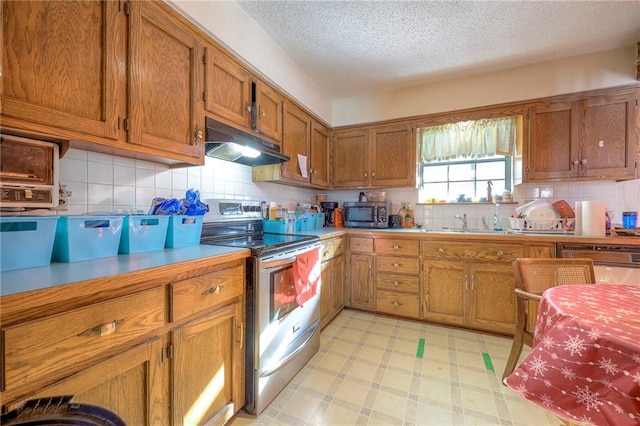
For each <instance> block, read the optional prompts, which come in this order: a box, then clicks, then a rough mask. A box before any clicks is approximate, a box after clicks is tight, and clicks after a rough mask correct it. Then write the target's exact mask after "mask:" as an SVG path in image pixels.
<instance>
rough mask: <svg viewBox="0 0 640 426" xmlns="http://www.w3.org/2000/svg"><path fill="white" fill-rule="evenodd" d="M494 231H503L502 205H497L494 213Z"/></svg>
mask: <svg viewBox="0 0 640 426" xmlns="http://www.w3.org/2000/svg"><path fill="white" fill-rule="evenodd" d="M493 230H494V231H502V208H501V207H500V203H496V208H495V212H494V213H493Z"/></svg>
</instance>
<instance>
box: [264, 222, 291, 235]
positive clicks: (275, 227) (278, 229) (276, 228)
mask: <svg viewBox="0 0 640 426" xmlns="http://www.w3.org/2000/svg"><path fill="white" fill-rule="evenodd" d="M285 226H286V222H285V221H284V220H263V221H262V231H263V232H268V233H271V234H284V230H285Z"/></svg>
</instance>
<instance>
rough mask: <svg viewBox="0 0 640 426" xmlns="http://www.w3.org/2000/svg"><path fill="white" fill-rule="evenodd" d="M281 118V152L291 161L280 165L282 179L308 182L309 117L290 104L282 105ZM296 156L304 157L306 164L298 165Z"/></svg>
mask: <svg viewBox="0 0 640 426" xmlns="http://www.w3.org/2000/svg"><path fill="white" fill-rule="evenodd" d="M283 116H284V117H283V121H284V135H283V138H282V152H283V153H284V154H285V155H287V156H289V157H290V158H291V159H290V160H289V161H287V162H285V163H282V165H281V167H282V177H283V178H286V179H292V180H296V181H300V182H309V168H310V163H309V160H310V155H309V154H310V138H311V117H310V116H309V114H307V113H306V112H304V111H302V110H301V109H299V108H297V107H296V106H294V105H293V104H291V103H290V102H285V103H284V109H283ZM298 155H302V156H304V157H305V159H306V164H305V163H303V164H301V163H300V160H299V158H298ZM301 168H302V169H304V174H303V173H302V171H301Z"/></svg>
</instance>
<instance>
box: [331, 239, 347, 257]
mask: <svg viewBox="0 0 640 426" xmlns="http://www.w3.org/2000/svg"><path fill="white" fill-rule="evenodd" d="M346 249H347V239H346V238H345V237H341V238H336V239H334V240H333V257H337V256H340V255H341V254H344V251H345V250H346Z"/></svg>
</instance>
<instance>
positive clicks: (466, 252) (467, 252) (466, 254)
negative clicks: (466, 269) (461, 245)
mask: <svg viewBox="0 0 640 426" xmlns="http://www.w3.org/2000/svg"><path fill="white" fill-rule="evenodd" d="M472 256H473V253H471V252H470V251H469V250H465V252H464V257H472Z"/></svg>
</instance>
